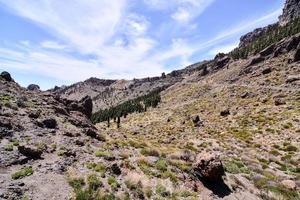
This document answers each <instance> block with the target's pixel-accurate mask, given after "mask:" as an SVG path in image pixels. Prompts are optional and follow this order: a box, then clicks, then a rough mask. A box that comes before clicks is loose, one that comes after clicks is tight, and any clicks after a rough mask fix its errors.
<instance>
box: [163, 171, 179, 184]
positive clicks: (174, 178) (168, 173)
mask: <svg viewBox="0 0 300 200" xmlns="http://www.w3.org/2000/svg"><path fill="white" fill-rule="evenodd" d="M162 177H163V178H170V180H171V181H172V182H173V183H176V182H177V181H178V178H177V176H176V175H175V174H174V173H173V172H172V171H171V170H167V171H165V172H164V173H163V174H162Z"/></svg>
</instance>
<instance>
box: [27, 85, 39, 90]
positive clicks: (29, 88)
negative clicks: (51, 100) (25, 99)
mask: <svg viewBox="0 0 300 200" xmlns="http://www.w3.org/2000/svg"><path fill="white" fill-rule="evenodd" d="M27 90H29V91H38V90H40V86H38V85H36V84H30V85H28V87H27Z"/></svg>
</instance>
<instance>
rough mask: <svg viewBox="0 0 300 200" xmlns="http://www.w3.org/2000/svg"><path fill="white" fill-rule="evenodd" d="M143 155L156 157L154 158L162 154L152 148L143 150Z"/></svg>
mask: <svg viewBox="0 0 300 200" xmlns="http://www.w3.org/2000/svg"><path fill="white" fill-rule="evenodd" d="M141 154H142V155H144V156H154V157H159V156H160V153H159V151H158V150H156V149H150V148H143V149H141Z"/></svg>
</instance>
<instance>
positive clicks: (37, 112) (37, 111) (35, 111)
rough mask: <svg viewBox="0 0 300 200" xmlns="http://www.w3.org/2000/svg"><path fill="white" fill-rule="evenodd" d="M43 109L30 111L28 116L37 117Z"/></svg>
mask: <svg viewBox="0 0 300 200" xmlns="http://www.w3.org/2000/svg"><path fill="white" fill-rule="evenodd" d="M41 112H42V111H41V110H32V111H30V113H29V114H28V117H30V118H33V119H37V118H39V117H40V115H41Z"/></svg>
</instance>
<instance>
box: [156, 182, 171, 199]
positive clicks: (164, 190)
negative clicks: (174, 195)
mask: <svg viewBox="0 0 300 200" xmlns="http://www.w3.org/2000/svg"><path fill="white" fill-rule="evenodd" d="M155 191H156V193H157V194H158V195H160V196H161V197H169V196H171V193H170V192H169V191H167V188H166V187H165V186H163V185H161V184H157V185H156V188H155Z"/></svg>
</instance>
